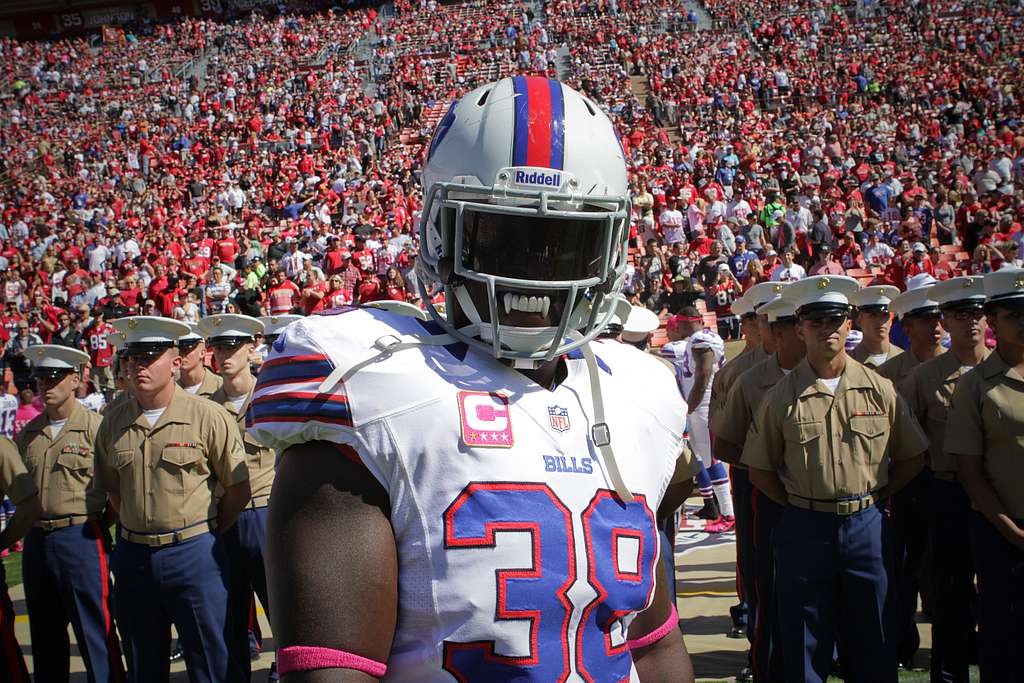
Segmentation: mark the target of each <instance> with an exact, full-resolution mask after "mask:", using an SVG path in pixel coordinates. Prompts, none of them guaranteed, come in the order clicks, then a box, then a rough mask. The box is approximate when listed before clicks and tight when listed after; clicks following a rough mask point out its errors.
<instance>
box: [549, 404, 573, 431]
mask: <svg viewBox="0 0 1024 683" xmlns="http://www.w3.org/2000/svg"><path fill="white" fill-rule="evenodd" d="M548 423H549V424H550V425H551V428H552V429H554V430H555V431H556V432H567V431H569V411H568V410H567V409H566V408H563V407H561V406H548Z"/></svg>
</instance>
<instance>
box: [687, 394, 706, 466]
mask: <svg viewBox="0 0 1024 683" xmlns="http://www.w3.org/2000/svg"><path fill="white" fill-rule="evenodd" d="M688 426H689V429H690V450H692V451H693V454H694V455H696V456H697V457H698V458H700V461H701V462H702V463H704V467H706V468H707V467H711V429H710V428H709V427H708V408H707V406H701V407H699V408H697V410H695V411H693V412H692V413H690V423H689V425H688Z"/></svg>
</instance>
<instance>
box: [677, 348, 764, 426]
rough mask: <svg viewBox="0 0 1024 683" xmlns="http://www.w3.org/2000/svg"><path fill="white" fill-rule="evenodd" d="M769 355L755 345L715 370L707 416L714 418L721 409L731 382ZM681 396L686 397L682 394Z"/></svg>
mask: <svg viewBox="0 0 1024 683" xmlns="http://www.w3.org/2000/svg"><path fill="white" fill-rule="evenodd" d="M769 357H770V356H769V354H768V353H766V352H765V350H764V348H763V347H761V346H755V347H754V348H752V349H750V350H745V351H743V352H742V353H741V354H740V355H738V356H736V357H735V358H733V359H732V360H731V361H729V362H728V363H726V364H725V365H723V366H722V369H721V370H719V371H718V372H716V373H715V377H714V379H712V380H711V399H710V402H709V403H708V417H709V418H711V419H714V416H715V413H717V412H719V411H721V410H722V406H723V404H724V403H725V400H726V398H728V396H729V390H730V389H731V388H732V383H733V382H734V381H736V378H737V377H739V376H740V375H741V374H743V373H744V372H746V371H747V370H749V369H750V368H752V367H754V366H755V365H757V364H758V363H762V362H764V361H766V360H768V358H769ZM683 398H686V397H685V396H684V397H683Z"/></svg>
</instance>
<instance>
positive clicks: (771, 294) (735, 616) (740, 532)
mask: <svg viewBox="0 0 1024 683" xmlns="http://www.w3.org/2000/svg"><path fill="white" fill-rule="evenodd" d="M783 287H785V285H784V284H783V283H781V282H762V283H759V284H756V285H754V286H753V287H751V288H750V289H749V290H747V291H746V292H745V293H744V294H743V296H742V297H740V298H739V300H737V301H736V302H735V303H734V304H733V311H736V314H737V315H739V316H740V331H741V332H742V334H743V335H744V337H745V339H746V342H747V343H746V346H745V347H744V349H743V351H742V352H741V353H740V355H738V356H736V357H735V358H733V359H732V360H730V361H728V362H726V364H725V365H724V366H723V367H722V369H721V370H719V371H718V372H716V373H715V376H714V379H712V380H711V401H710V403H709V404H708V416H709V419H711V420H714V417H715V415H717V414H718V413H720V412H721V410H722V406H723V404H724V403H725V400H726V397H727V396H728V395H729V390H730V388H731V387H732V383H733V381H735V379H736V378H737V377H739V376H740V375H742V374H743V373H744V372H746V371H747V370H749V369H750V368H752V367H754V366H756V365H758V364H759V363H761V362H763V361H765V360H767V359H768V358H770V357H771V355H772V354H773V353H775V340H774V338H773V336H772V333H771V328H770V326H769V324H768V318H767V316H765V315H762V314H760V313H759V309H760V308H761V307H763V306H764V305H765V304H767V303H768V302H769V301H772V300H774V299H777V298H779V296H780V294H781V293H782V289H783ZM729 477H730V479H731V480H732V500H733V510H734V511H735V519H736V522H735V527H734V528H735V531H736V555H737V557H736V565H737V574H736V582H737V591H736V592H737V594H738V595H739V596H740V604H739V605H735V606H733V607H732V608H731V609H730V615H731V617H732V621H733V628H732V632H731V633H730V634H729V636H730V637H733V638H741V637H743V636H744V635H746V637H747V640H748V641H749V642H750V643H751V644H753V638H754V633H753V631H752V630H751V629H750V628H749V623H748V621H749V619H748V615H749V614H750V612H751V610H750V606H749V603H750V602H751V600H752V599H754V600H756V598H754V565H753V557H754V513H753V507H752V496H753V493H754V489H753V487H752V486H751V485H750V477H749V476H748V475H747V472H746V469H744V468H741V467H737V466H736V464H735V463H730V467H729ZM702 512H703V510H702ZM706 516H707V517H710V518H711V519H714V518H715V517H717V510H709V511H708V512H707V514H706ZM751 664H752V662H751ZM748 668H749V669H751V671H741V672H740V675H739V678H740V679H741V680H750V679H751V678H753V672H752V668H753V667H752V666H751V667H748Z"/></svg>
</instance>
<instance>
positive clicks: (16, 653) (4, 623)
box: [0, 584, 28, 683]
mask: <svg viewBox="0 0 1024 683" xmlns="http://www.w3.org/2000/svg"><path fill="white" fill-rule="evenodd" d="M0 585H2V584H0ZM4 588H5V589H6V586H4ZM0 602H2V604H0V639H2V640H3V641H4V643H3V647H4V653H5V654H6V656H7V668H8V672H7V673H8V675H9V676H10V678H9V679H8V680H10V681H13V682H14V683H28V679H26V678H25V676H24V672H23V671H22V668H21V666H19V664H20V663H21V662H23V661H24V659H23V658H22V656H21V648H20V647H18V641H17V639H16V638H15V637H14V604H13V603H12V602H11V596H10V595H8V594H7V591H6V590H4V591H3V596H2V597H0Z"/></svg>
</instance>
